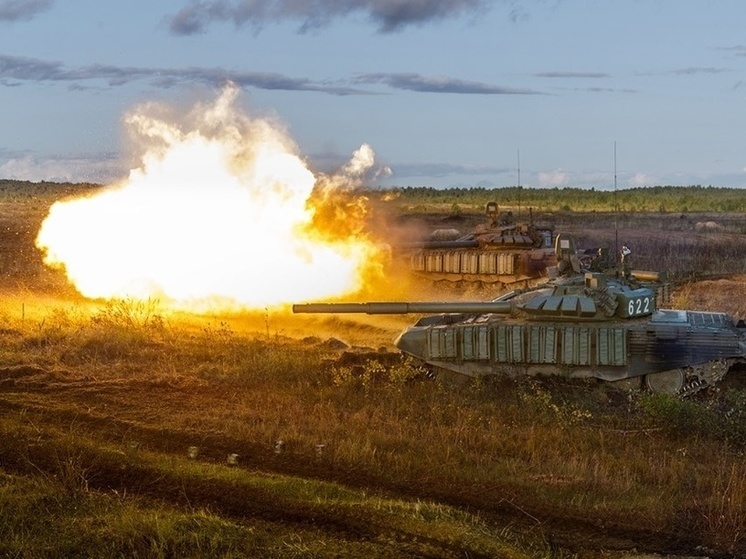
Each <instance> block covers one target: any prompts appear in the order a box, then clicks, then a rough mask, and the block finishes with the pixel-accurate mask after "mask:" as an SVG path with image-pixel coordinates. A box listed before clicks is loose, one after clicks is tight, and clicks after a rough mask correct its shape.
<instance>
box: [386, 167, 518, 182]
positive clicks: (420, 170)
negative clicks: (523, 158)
mask: <svg viewBox="0 0 746 559" xmlns="http://www.w3.org/2000/svg"><path fill="white" fill-rule="evenodd" d="M390 167H391V169H392V171H393V176H394V177H395V178H397V179H402V178H411V177H453V176H483V175H502V174H505V173H515V169H510V168H506V167H492V166H469V165H454V164H451V163H400V164H393V165H391V166H390Z"/></svg>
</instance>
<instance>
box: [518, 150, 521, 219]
mask: <svg viewBox="0 0 746 559" xmlns="http://www.w3.org/2000/svg"><path fill="white" fill-rule="evenodd" d="M520 217H521V150H520V149H519V150H518V219H520Z"/></svg>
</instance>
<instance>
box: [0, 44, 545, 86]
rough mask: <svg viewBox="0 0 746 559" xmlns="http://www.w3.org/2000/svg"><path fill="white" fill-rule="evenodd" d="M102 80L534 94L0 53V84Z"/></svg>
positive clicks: (433, 81)
mask: <svg viewBox="0 0 746 559" xmlns="http://www.w3.org/2000/svg"><path fill="white" fill-rule="evenodd" d="M97 80H103V81H105V82H106V83H108V85H109V86H122V85H125V84H127V83H130V82H134V81H141V80H145V81H148V82H149V83H150V84H151V85H152V86H154V87H158V88H163V89H167V88H171V87H175V86H178V85H181V84H203V85H209V86H214V87H222V86H223V85H224V84H225V83H226V82H232V83H235V84H236V85H238V86H240V87H254V88H257V89H267V90H283V91H316V92H320V93H327V94H331V95H373V94H374V93H373V92H371V91H366V90H363V89H360V88H358V87H354V85H359V84H383V85H386V86H388V87H391V88H393V89H403V90H409V91H418V92H425V93H464V94H482V95H536V94H541V92H538V91H534V90H531V89H517V88H510V87H502V86H496V85H491V84H486V83H482V82H472V81H464V80H459V79H455V78H449V77H426V76H421V75H419V74H414V73H410V74H364V75H360V76H357V77H355V78H353V80H352V84H353V86H349V85H344V84H343V83H341V82H315V81H312V80H310V79H308V78H293V77H290V76H285V75H283V74H278V73H274V72H246V71H236V70H226V69H224V68H200V67H189V68H138V67H127V66H111V65H105V64H92V65H90V66H82V67H79V68H66V67H65V66H64V65H63V64H61V63H59V62H48V61H45V60H39V59H35V58H26V57H21V56H8V55H2V54H0V84H1V85H5V86H16V85H20V83H23V82H27V81H30V82H45V81H51V82H66V83H68V84H69V86H70V88H71V89H85V86H84V85H83V84H85V83H86V82H92V81H97Z"/></svg>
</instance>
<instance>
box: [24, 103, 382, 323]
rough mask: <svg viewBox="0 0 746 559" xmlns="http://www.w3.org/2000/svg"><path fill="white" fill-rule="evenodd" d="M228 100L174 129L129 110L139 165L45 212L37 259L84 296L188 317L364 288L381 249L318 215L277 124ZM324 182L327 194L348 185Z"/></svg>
mask: <svg viewBox="0 0 746 559" xmlns="http://www.w3.org/2000/svg"><path fill="white" fill-rule="evenodd" d="M236 96H237V91H236V89H235V88H228V89H226V90H225V91H224V92H223V94H222V95H221V96H220V97H219V98H218V100H217V101H216V103H215V104H214V105H213V106H211V107H207V108H203V107H200V106H199V105H198V106H196V107H195V108H194V109H193V111H192V112H191V113H189V114H188V115H187V116H188V118H187V121H188V122H189V123H190V124H188V125H182V126H181V127H180V126H179V125H177V124H175V123H173V122H167V120H166V119H165V118H156V117H153V116H148V114H146V113H147V112H148V108H147V107H144V108H141V110H140V111H139V112H137V113H135V114H133V115H130V116H129V117H128V118H127V119H126V122H127V124H128V126H129V128H130V130H131V132H132V133H133V134H134V135H135V137H136V138H137V139H140V140H146V141H147V143H148V145H147V146H146V149H145V154H144V155H143V156H142V164H141V166H140V167H139V168H137V169H134V170H132V171H131V172H130V174H129V177H128V179H127V180H125V181H124V182H122V183H121V184H118V185H113V186H111V187H107V188H105V189H102V190H101V191H99V192H97V193H96V194H94V195H92V196H89V197H86V198H77V199H73V200H68V201H60V202H57V203H55V204H54V205H53V206H52V207H51V209H50V212H49V215H48V216H47V218H46V219H45V221H44V223H43V224H42V227H41V229H40V231H39V234H38V237H37V240H36V244H37V247H39V248H40V249H41V250H42V251H44V253H45V257H44V259H45V263H46V264H48V265H50V266H53V267H63V268H64V270H65V272H66V274H67V277H68V279H69V280H70V281H71V282H72V283H73V284H74V285H75V287H76V288H77V289H78V291H79V292H80V293H81V294H83V295H84V296H86V297H91V298H105V299H110V298H133V299H149V298H157V299H159V300H160V301H161V302H167V303H168V304H169V305H170V306H172V307H174V308H179V309H187V310H192V311H205V310H215V309H226V308H228V309H236V308H266V307H269V306H277V305H281V304H283V303H287V302H290V301H302V300H310V299H318V298H323V297H333V296H337V295H344V294H348V293H351V292H354V291H357V290H358V289H360V288H361V287H362V286H363V283H364V278H365V276H366V274H367V273H370V272H371V270H372V269H373V268H375V262H376V261H377V260H379V257H380V256H381V255H380V254H379V252H378V249H377V248H376V246H375V245H374V244H373V243H372V242H370V241H369V240H367V239H366V237H364V236H361V234H362V232H361V230H360V227H358V226H354V225H352V224H351V222H352V219H354V217H355V216H351V215H347V221H346V223H348V226H347V228H346V229H340V228H338V227H336V226H335V223H334V220H332V221H331V222H330V221H329V220H326V219H318V218H315V217H314V216H315V214H316V212H320V213H321V212H322V208H324V207H326V205H325V203H324V202H323V199H321V200H317V201H316V202H314V201H313V200H311V196H312V193H313V192H314V187H315V185H316V184H317V179H316V178H315V177H314V175H313V173H312V172H311V171H310V170H309V169H308V168H307V167H306V165H305V164H304V163H303V161H302V160H301V159H300V157H299V156H298V154H297V148H296V147H295V145H294V143H293V142H292V141H291V140H290V139H289V138H288V136H287V134H285V133H284V131H283V130H282V129H281V128H280V127H279V126H278V125H277V124H276V123H272V122H271V121H269V120H268V119H250V118H249V117H248V116H247V115H246V114H244V113H242V112H240V111H238V110H237V109H236V108H235V106H234V105H235V103H234V101H235V98H236ZM151 108H152V107H151ZM368 149H369V148H368ZM321 182H322V183H324V184H325V186H324V187H323V188H321V189H319V188H317V192H319V191H320V190H323V191H325V192H327V195H328V194H329V184H330V183H337V184H343V183H344V181H343V180H342V178H341V177H335V178H334V180H329V179H328V178H325V179H324V180H322V181H321ZM327 197H328V196H327ZM319 198H323V197H319ZM338 220H339V216H338V219H337V223H336V225H338V224H339V221H338ZM322 227H324V228H325V229H324V230H322V229H321V228H322ZM340 231H341V232H340Z"/></svg>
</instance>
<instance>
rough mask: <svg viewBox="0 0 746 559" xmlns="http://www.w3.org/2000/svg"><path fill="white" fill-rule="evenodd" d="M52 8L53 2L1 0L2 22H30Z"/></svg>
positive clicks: (43, 0) (44, 0)
mask: <svg viewBox="0 0 746 559" xmlns="http://www.w3.org/2000/svg"><path fill="white" fill-rule="evenodd" d="M51 7H52V0H0V21H29V20H31V19H34V17H35V16H37V15H38V14H40V13H42V12H45V11H46V10H48V9H49V8H51Z"/></svg>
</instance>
